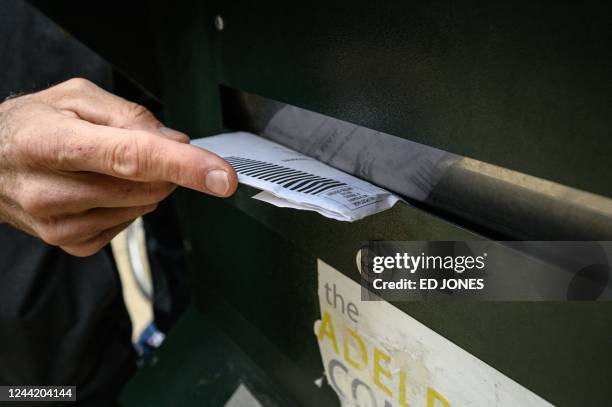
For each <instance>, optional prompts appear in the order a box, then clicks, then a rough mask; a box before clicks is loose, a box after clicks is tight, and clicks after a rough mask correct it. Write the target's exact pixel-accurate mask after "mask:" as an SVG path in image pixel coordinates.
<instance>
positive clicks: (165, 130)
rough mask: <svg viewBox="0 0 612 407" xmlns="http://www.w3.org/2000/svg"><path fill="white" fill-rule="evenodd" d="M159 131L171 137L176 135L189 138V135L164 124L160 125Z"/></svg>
mask: <svg viewBox="0 0 612 407" xmlns="http://www.w3.org/2000/svg"><path fill="white" fill-rule="evenodd" d="M159 131H160V132H162V133H163V134H164V135H165V136H168V137H172V138H177V137H179V138H184V137H187V138H189V136H187V135H186V134H185V133H181V132H180V131H178V130H174V129H171V128H170V127H165V126H164V127H160V128H159Z"/></svg>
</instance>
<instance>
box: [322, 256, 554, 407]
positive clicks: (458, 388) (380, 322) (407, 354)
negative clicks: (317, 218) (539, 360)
mask: <svg viewBox="0 0 612 407" xmlns="http://www.w3.org/2000/svg"><path fill="white" fill-rule="evenodd" d="M318 270H319V303H320V306H321V320H319V321H316V322H315V327H314V328H315V335H316V336H317V338H318V342H319V348H320V350H321V357H322V359H323V365H324V367H325V374H326V376H327V381H328V383H329V384H330V385H331V386H332V387H333V388H334V390H335V391H336V393H337V394H338V397H339V399H340V401H341V403H342V406H343V407H346V406H360V407H364V406H372V407H376V406H378V407H391V406H401V407H421V406H422V407H451V406H453V407H459V406H461V407H475V406H485V407H492V406H495V407H531V406H533V407H536V406H537V407H540V406H551V404H550V403H548V402H547V401H546V400H543V399H542V398H540V397H539V396H537V395H536V394H534V393H532V392H531V391H529V390H527V389H526V388H524V387H522V386H521V385H520V384H518V383H516V382H515V381H513V380H512V379H510V378H508V377H507V376H504V375H503V374H502V373H500V372H499V371H497V370H496V369H494V368H493V367H491V366H489V365H487V364H486V363H484V362H483V361H481V360H479V359H478V358H476V357H474V356H473V355H471V354H469V353H468V352H466V351H465V350H463V349H461V348H460V347H458V346H457V345H455V344H454V343H452V342H450V341H449V340H447V339H446V338H444V337H443V336H441V335H439V334H437V333H436V332H434V331H432V330H431V329H429V328H427V327H426V326H425V325H423V324H421V323H420V322H418V321H417V320H415V319H414V318H412V317H410V316H408V315H406V314H404V313H403V312H402V311H400V310H398V309H397V308H395V307H394V306H392V305H391V304H389V303H388V302H385V301H361V287H360V285H359V284H357V283H356V282H354V281H353V280H351V279H349V278H348V277H346V276H344V275H343V274H342V273H340V272H338V271H337V270H335V269H333V268H332V267H331V266H329V265H327V264H326V263H324V262H323V261H321V260H319V261H318Z"/></svg>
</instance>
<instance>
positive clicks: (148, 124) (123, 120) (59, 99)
mask: <svg viewBox="0 0 612 407" xmlns="http://www.w3.org/2000/svg"><path fill="white" fill-rule="evenodd" d="M34 97H35V99H36V98H37V99H39V100H43V101H45V102H47V103H49V104H51V105H52V106H54V107H55V108H57V109H59V110H60V111H62V112H63V113H64V114H70V113H72V114H76V115H78V117H80V118H81V119H83V120H86V121H88V122H90V123H95V124H100V125H104V126H110V127H118V128H124V129H133V130H148V131H152V132H159V133H161V134H160V135H162V136H164V137H168V138H171V139H172V140H174V141H178V142H181V143H186V142H189V137H188V136H187V135H186V134H183V133H181V132H179V131H176V130H172V129H169V128H167V127H164V126H163V125H162V123H161V122H160V121H159V120H157V119H156V118H155V116H154V115H153V114H152V113H151V112H150V111H149V110H147V109H146V108H145V107H144V106H141V105H139V104H136V103H133V102H130V101H127V100H125V99H123V98H122V97H119V96H117V95H113V94H112V93H110V92H107V91H105V90H104V89H102V88H100V87H98V86H96V85H95V84H94V83H92V82H90V81H88V80H86V79H82V78H74V79H70V80H68V81H66V82H63V83H61V84H59V85H57V86H54V87H52V88H49V89H46V90H44V91H42V92H39V93H37V94H36V95H35V96H34Z"/></svg>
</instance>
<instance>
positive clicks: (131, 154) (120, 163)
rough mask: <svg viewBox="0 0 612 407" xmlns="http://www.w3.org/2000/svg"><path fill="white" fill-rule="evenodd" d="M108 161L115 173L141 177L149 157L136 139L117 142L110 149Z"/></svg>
mask: <svg viewBox="0 0 612 407" xmlns="http://www.w3.org/2000/svg"><path fill="white" fill-rule="evenodd" d="M108 161H109V162H110V169H111V172H112V173H113V174H117V175H118V176H120V177H126V178H138V177H140V176H141V175H142V174H143V173H144V172H145V171H146V166H147V158H146V156H145V154H143V152H142V149H141V146H140V144H139V142H138V141H137V140H135V139H130V140H124V141H120V142H118V143H117V144H115V145H114V146H113V147H112V148H111V150H110V154H109V157H108Z"/></svg>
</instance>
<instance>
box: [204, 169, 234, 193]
mask: <svg viewBox="0 0 612 407" xmlns="http://www.w3.org/2000/svg"><path fill="white" fill-rule="evenodd" d="M229 186H230V185H229V177H228V176H227V172H225V171H223V170H210V171H208V173H207V174H206V188H208V190H209V191H211V192H214V193H215V194H218V195H225V194H226V193H227V191H228V190H229Z"/></svg>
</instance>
